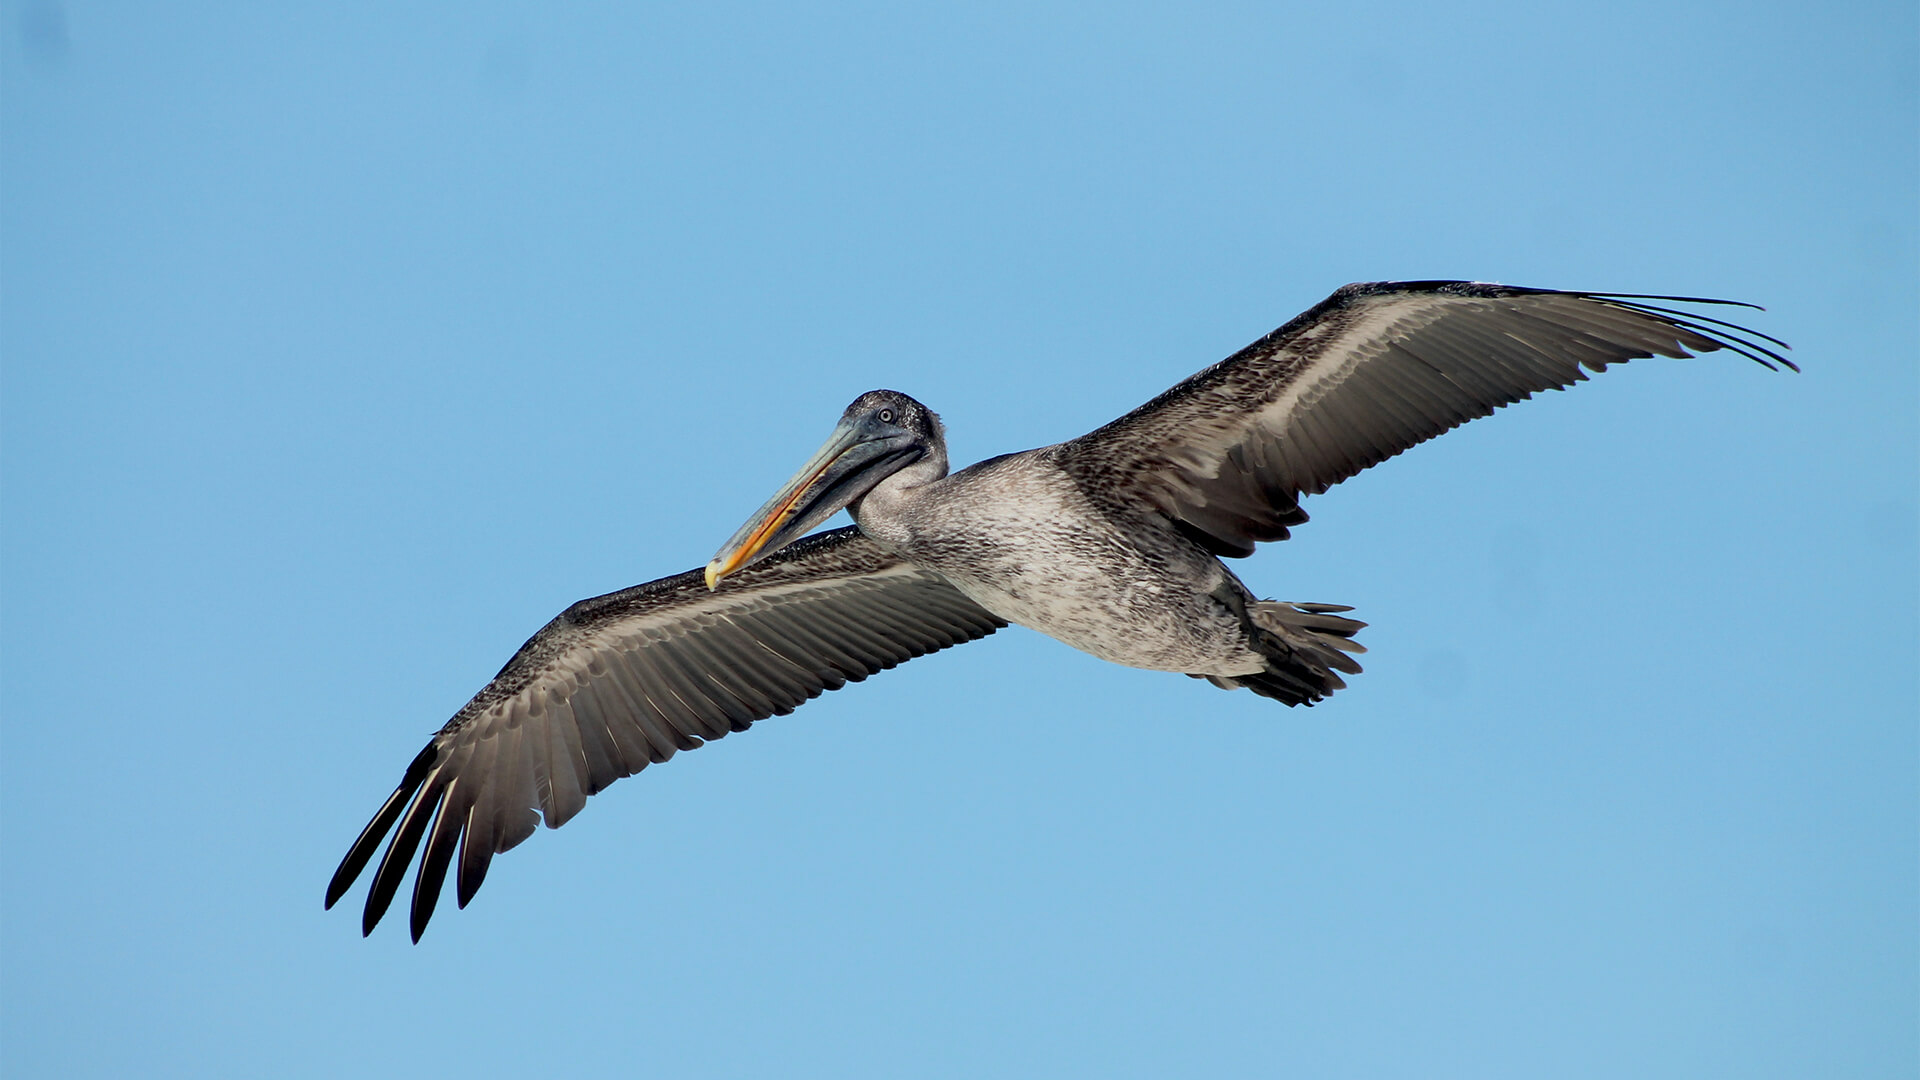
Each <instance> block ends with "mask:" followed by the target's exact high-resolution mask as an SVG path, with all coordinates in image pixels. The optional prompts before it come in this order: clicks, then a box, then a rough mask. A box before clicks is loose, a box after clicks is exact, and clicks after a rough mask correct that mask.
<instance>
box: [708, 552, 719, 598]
mask: <svg viewBox="0 0 1920 1080" xmlns="http://www.w3.org/2000/svg"><path fill="white" fill-rule="evenodd" d="M719 587H720V560H718V559H715V560H714V561H712V562H710V563H708V564H707V591H708V592H712V591H713V590H715V589H717V588H719Z"/></svg>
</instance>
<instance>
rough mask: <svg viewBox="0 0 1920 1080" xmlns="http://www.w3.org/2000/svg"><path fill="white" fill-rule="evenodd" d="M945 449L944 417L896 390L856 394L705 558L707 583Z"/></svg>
mask: <svg viewBox="0 0 1920 1080" xmlns="http://www.w3.org/2000/svg"><path fill="white" fill-rule="evenodd" d="M936 455H937V456H941V457H944V455H945V445H944V439H943V438H942V435H941V431H940V420H939V418H938V417H937V416H935V415H934V414H933V412H932V410H930V409H928V408H927V407H926V406H925V405H922V404H920V403H919V402H917V401H915V400H913V399H912V398H910V397H908V396H907V395H905V394H902V393H900V392H899V391H897V390H869V391H868V392H866V393H864V394H861V395H860V396H859V397H858V398H856V399H854V402H853V404H851V405H849V406H847V411H846V412H845V413H842V414H841V416H840V424H839V426H838V427H835V428H834V429H833V434H832V435H830V436H828V438H827V442H826V445H824V446H822V447H821V448H820V451H819V452H818V453H816V454H814V455H813V457H812V459H811V460H809V461H808V462H807V463H806V464H805V465H802V466H801V467H800V471H799V472H797V473H795V474H794V475H793V479H791V480H789V481H787V482H786V485H785V486H783V487H782V488H781V489H780V490H779V491H778V492H777V493H775V495H774V496H773V498H771V499H768V500H767V504H766V505H765V506H762V507H761V508H760V509H759V511H758V512H756V513H755V514H754V515H753V516H752V517H751V518H748V519H747V523H746V524H745V525H742V526H740V530H739V531H738V532H736V533H734V534H733V537H732V538H731V539H729V540H728V541H727V542H726V543H725V544H724V545H722V546H721V548H720V551H719V553H718V554H716V555H715V556H714V557H713V561H712V562H710V563H708V564H707V588H709V589H713V588H717V587H718V586H719V584H720V579H721V578H723V577H726V576H727V575H728V574H731V573H733V572H734V571H736V570H739V569H741V568H743V567H747V566H751V565H753V564H754V563H756V562H758V561H760V560H761V559H764V558H766V557H767V556H769V555H771V554H773V553H774V552H776V551H779V550H780V549H781V548H783V547H786V546H787V545H788V544H791V543H793V542H794V541H795V540H798V539H800V538H801V537H802V536H805V535H806V534H807V533H808V532H810V531H811V530H812V529H813V528H814V527H815V526H817V525H819V524H820V523H821V522H823V521H825V520H827V519H828V518H830V517H832V516H833V515H834V514H836V513H838V512H839V511H840V510H841V509H843V508H845V507H847V506H850V505H852V504H853V503H856V502H858V501H860V499H861V498H862V497H863V496H865V495H866V494H867V492H869V491H872V490H873V489H874V487H875V486H876V485H878V484H879V483H880V482H881V481H882V480H885V479H886V478H887V477H889V476H892V475H893V474H894V473H896V472H899V471H900V470H901V469H904V468H906V467H907V466H909V465H912V464H913V463H915V462H917V461H920V460H921V459H922V458H926V457H929V456H936Z"/></svg>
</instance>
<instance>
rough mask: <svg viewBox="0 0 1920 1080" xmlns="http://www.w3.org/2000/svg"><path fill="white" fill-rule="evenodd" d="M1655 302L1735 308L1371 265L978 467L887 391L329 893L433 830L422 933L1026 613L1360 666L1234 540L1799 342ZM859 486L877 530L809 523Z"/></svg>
mask: <svg viewBox="0 0 1920 1080" xmlns="http://www.w3.org/2000/svg"><path fill="white" fill-rule="evenodd" d="M1646 300H1664V301H1668V302H1686V303H1704V304H1716V303H1723V301H1714V300H1689V299H1687V298H1674V297H1638V296H1613V295H1599V294H1591V293H1568V292H1554V291H1549V290H1539V289H1523V288H1515V287H1510V286H1501V285H1485V284H1476V283H1468V282H1401V283H1379V284H1369V285H1350V286H1347V287H1346V288H1343V289H1341V290H1339V291H1338V292H1336V293H1334V294H1333V296H1331V297H1329V298H1328V299H1327V300H1326V301H1325V302H1323V303H1321V304H1320V305H1319V306H1317V307H1315V308H1313V309H1312V310H1311V311H1308V312H1307V313H1305V314H1304V315H1301V316H1300V317H1299V318H1297V319H1294V320H1293V321H1292V322H1289V323H1288V324H1287V325H1285V326H1283V327H1281V328H1280V329H1278V330H1276V331H1274V332H1273V333H1271V334H1269V335H1267V336H1266V337H1263V338H1261V339H1260V340H1259V341H1256V342H1254V343H1253V344H1252V345H1250V346H1248V347H1247V348H1245V349H1243V350H1241V351H1240V352H1239V353H1236V354H1235V355H1233V356H1231V357H1229V358H1227V359H1226V360H1223V361H1221V362H1220V363H1218V364H1216V365H1214V366H1213V367H1210V368H1208V369H1206V370H1205V371H1202V372H1200V373H1199V374H1197V375H1195V376H1193V377H1192V378H1190V379H1188V380H1186V381H1185V382H1182V383H1180V384H1179V385H1177V386H1175V387H1173V388H1172V389H1170V390H1168V391H1167V392H1166V393H1164V394H1162V395H1160V396H1159V397H1157V398H1155V399H1154V400H1153V401H1150V402H1148V403H1147V404H1145V405H1143V406H1141V407H1140V408H1138V409H1135V410H1134V411H1133V412H1130V413H1128V414H1127V415H1126V416H1123V417H1121V418H1120V419H1118V420H1115V421H1114V422H1113V423H1111V424H1108V425H1106V426H1104V427H1102V428H1100V429H1098V430H1096V431H1093V432H1091V433H1089V434H1087V435H1083V436H1081V437H1080V438H1077V439H1073V440H1070V441H1067V442H1063V443H1057V444H1055V445H1052V446H1047V447H1042V448H1040V449H1038V450H1030V451H1027V452H1026V453H1022V454H1012V455H1008V456H1005V457H999V458H994V459H991V460H989V461H983V462H981V463H979V464H977V465H974V466H972V467H970V468H967V469H963V470H961V471H960V472H958V473H954V474H952V475H949V474H948V472H947V453H946V440H945V437H944V434H943V429H942V428H941V425H940V421H939V418H938V417H936V416H935V415H934V414H933V413H932V412H931V411H930V410H928V409H927V408H926V407H925V406H923V405H921V404H920V403H919V402H917V401H915V400H914V399H912V398H910V397H908V396H906V395H905V394H900V393H897V392H895V391H890V390H876V391H872V392H870V393H867V394H864V395H862V396H861V397H860V398H858V399H857V400H855V401H854V403H853V404H852V405H851V406H849V407H848V409H847V411H846V413H845V414H844V415H843V416H842V418H841V422H840V425H839V427H838V428H836V430H835V432H834V435H833V437H832V438H831V439H829V441H828V443H827V445H826V446H825V447H823V448H822V449H821V451H820V453H819V454H817V455H815V457H814V459H813V460H812V461H810V462H809V463H808V464H807V465H806V466H805V467H804V468H802V470H801V471H800V473H799V474H798V475H796V476H795V477H794V479H793V480H792V481H791V482H790V483H789V484H788V485H787V486H786V487H785V488H783V489H782V491H781V492H780V493H779V494H777V495H776V496H775V497H774V499H773V500H771V501H770V502H769V503H768V504H767V505H766V506H765V507H763V508H762V509H761V511H760V512H759V513H757V514H756V515H754V517H753V518H751V519H749V520H748V522H747V523H746V525H744V526H742V527H741V529H740V531H739V532H738V533H737V534H735V536H734V538H733V539H732V540H730V541H728V543H727V545H726V546H725V547H723V548H722V549H721V552H720V554H719V555H717V556H715V558H714V560H713V562H712V563H710V564H709V565H708V567H707V568H706V570H705V572H704V574H703V573H702V572H700V571H690V572H688V573H685V574H681V575H679V576H677V577H671V578H664V579H661V580H659V581H655V582H652V583H650V584H647V585H641V586H637V587H635V588H632V589H627V590H624V591H622V592H617V593H612V594H609V595H607V596H603V597H598V598H596V599H593V600H584V601H581V602H580V603H578V604H575V605H574V606H573V607H571V608H568V609H567V611H565V612H564V613H562V614H561V615H560V616H559V617H558V618H556V619H555V620H554V621H553V622H551V623H549V624H548V625H547V626H546V627H545V628H544V629H542V630H541V631H540V632H539V633H538V634H536V635H534V637H533V638H532V639H531V640H529V641H528V642H527V643H526V644H525V645H524V646H522V647H521V649H520V651H519V652H518V653H516V654H515V655H514V657H513V658H512V659H511V660H509V661H508V662H507V665H506V666H505V667H504V668H502V669H501V671H500V674H499V675H497V676H496V677H495V678H494V680H493V681H492V682H491V683H489V684H488V685H487V686H486V687H484V688H482V690H481V691H480V693H479V694H477V695H475V697H474V698H473V700H472V701H470V702H468V703H467V705H466V706H464V707H463V708H462V709H461V710H460V711H459V712H458V713H456V714H455V715H454V717H453V719H452V720H450V721H449V722H448V723H447V725H446V726H445V727H444V728H442V729H441V731H440V732H439V734H437V735H435V736H434V738H433V740H432V741H431V742H430V743H429V744H428V745H427V747H426V749H425V750H423V751H421V753H420V755H419V756H418V757H417V758H415V759H414V762H413V764H412V765H411V766H410V767H409V768H408V769H407V772H406V775H405V777H404V778H403V779H402V781H401V783H400V786H399V787H398V788H397V789H396V790H395V791H394V793H393V795H392V796H390V797H389V798H388V800H387V802H386V803H385V804H384V805H383V806H382V807H381V809H380V811H379V812H378V813H377V814H376V815H375V816H374V819H373V821H372V822H371V823H370V824H368V826H367V827H366V829H365V830H364V831H363V832H362V833H361V835H360V838H359V839H358V840H357V841H356V842H355V843H354V845H353V847H352V849H351V850H350V851H349V852H348V854H347V857H346V859H345V860H344V861H343V862H342V863H341V865H340V868H339V870H338V871H337V872H336V873H335V874H334V877H333V881H332V882H331V884H330V885H329V886H328V889H327V904H328V906H329V907H331V906H332V905H333V904H334V903H335V902H336V901H337V900H339V898H340V897H341V896H342V895H343V894H344V893H345V892H346V890H347V888H348V887H349V886H351V885H352V883H353V881H354V879H355V878H356V877H358V876H359V874H360V872H361V871H362V870H363V869H365V867H366V865H367V864H368V863H369V862H370V861H371V860H372V857H373V855H374V853H375V851H376V850H377V849H378V848H379V846H380V844H381V841H382V840H383V839H385V838H386V836H387V835H388V834H389V833H392V834H393V839H392V840H391V842H390V843H389V844H388V846H387V849H386V852H385V854H384V855H383V856H382V858H381V860H380V862H379V866H378V868H377V869H376V870H375V872H374V882H373V886H372V887H371V889H370V890H369V892H368V897H367V905H366V910H365V915H364V918H363V920H362V925H363V929H364V930H366V931H368V932H371V930H372V929H373V926H374V924H375V923H377V922H378V921H379V920H380V918H381V916H382V915H383V914H384V913H385V912H386V910H387V907H388V905H389V904H390V903H391V901H392V899H393V896H394V895H395V893H396V892H397V890H398V888H399V886H400V884H401V882H402V881H403V879H404V877H405V875H406V871H407V868H408V866H409V865H410V864H411V863H412V862H413V858H414V855H415V853H416V852H418V851H420V850H421V848H422V845H423V843H424V849H425V850H424V854H423V855H421V858H420V862H419V866H420V869H419V873H418V875H417V876H416V878H415V885H414V892H413V903H412V920H411V922H412V932H413V936H414V938H415V939H416V940H417V939H418V938H419V936H420V933H421V931H422V929H424V927H425V925H426V923H427V920H428V918H429V917H430V916H431V915H432V913H433V909H434V904H435V901H436V899H437V897H438V895H439V892H440V889H441V886H442V884H443V883H444V881H445V878H446V875H447V873H448V872H449V870H450V869H451V868H452V867H453V865H454V860H455V858H456V856H457V858H458V871H457V876H456V880H457V893H458V896H459V901H460V904H461V906H463V907H464V906H465V905H466V903H467V901H468V900H469V899H471V898H472V896H473V894H474V891H475V890H476V889H478V888H479V887H480V883H481V881H482V879H484V877H485V876H486V872H487V867H488V865H489V863H490V860H491V859H492V857H493V855H495V854H497V853H499V852H503V851H506V850H508V849H509V848H511V847H513V846H514V845H515V844H518V843H519V842H520V841H522V840H524V839H526V838H527V836H529V835H531V834H532V832H533V831H534V827H535V823H536V821H537V820H538V819H539V818H540V817H541V816H544V817H545V820H546V823H547V825H548V826H550V827H553V826H558V825H560V824H562V823H564V822H565V821H566V820H567V819H568V818H570V817H572V816H573V815H574V814H575V813H578V812H579V810H580V809H581V807H582V806H583V805H584V804H585V801H586V798H587V796H588V795H591V794H593V793H594V792H597V791H599V790H600V789H601V788H604V787H605V786H606V785H607V784H609V783H612V782H613V781H614V780H617V779H619V778H620V777H623V776H629V775H631V774H633V773H635V772H638V771H639V770H640V769H642V768H645V767H646V766H647V765H648V764H651V763H654V762H660V761H665V760H666V759H667V758H669V757H671V756H672V755H673V754H674V753H675V752H676V751H678V750H686V749H692V748H694V747H697V746H699V745H701V743H702V742H703V741H706V740H710V739H717V738H720V737H722V736H724V735H726V734H728V733H729V732H734V731H741V730H744V729H745V728H746V727H747V726H748V725H750V724H752V723H753V722H754V721H756V720H760V719H764V718H765V717H768V716H773V715H778V714H784V713H787V712H790V711H792V710H793V709H794V708H795V707H796V706H798V705H800V704H801V703H803V702H805V701H806V700H807V699H808V698H811V697H813V696H815V695H817V694H819V693H820V692H822V691H823V690H832V689H838V688H839V687H840V686H842V685H844V684H845V683H847V682H849V681H857V680H859V679H862V678H865V677H866V676H867V675H870V674H872V673H873V672H875V671H879V670H881V669H883V668H886V667H891V666H892V665H894V664H897V663H899V662H901V661H902V660H906V659H908V658H910V657H914V656H919V655H921V654H923V653H927V652H932V651H934V650H937V649H942V648H945V647H947V646H949V645H955V644H959V643H960V642H963V641H970V640H973V639H974V638H978V637H982V636H985V635H986V634H989V633H992V632H993V631H994V629H996V628H997V627H1000V626H1004V625H1006V623H1008V622H1017V623H1020V624H1022V625H1025V626H1029V627H1032V628H1034V629H1036V630H1039V631H1041V632H1043V633H1046V634H1049V635H1051V636H1053V637H1055V638H1058V639H1059V640H1061V641H1064V642H1066V643H1067V644H1069V645H1072V646H1074V647H1075V648H1078V649H1082V650H1084V651H1086V652H1089V653H1092V654H1093V655H1095V656H1098V657H1101V658H1103V659H1106V660H1111V661H1113V662H1115V663H1119V664H1126V665H1129V666H1133V667H1142V668H1152V669H1157V670H1164V671H1175V672H1183V673H1186V674H1189V675H1193V676H1195V677H1197V678H1205V679H1208V680H1210V681H1212V682H1213V683H1214V684H1215V685H1218V686H1222V687H1226V688H1229V689H1232V688H1238V687H1245V688H1248V689H1252V690H1253V691H1254V692H1256V693H1258V694H1261V695H1263V696H1266V697H1270V698H1274V699H1276V700H1278V701H1281V702H1284V703H1286V704H1289V705H1298V704H1307V705H1310V704H1313V703H1314V702H1315V701H1318V700H1320V699H1322V698H1324V697H1325V696H1326V695H1327V694H1330V693H1332V692H1334V691H1335V690H1338V689H1340V688H1341V687H1343V686H1345V685H1346V684H1345V682H1344V681H1343V680H1342V679H1341V674H1342V673H1345V674H1354V673H1357V672H1359V670H1360V667H1359V665H1358V664H1357V663H1355V662H1354V661H1353V659H1352V658H1351V656H1350V655H1349V654H1350V653H1356V652H1361V651H1363V650H1362V649H1361V648H1360V646H1359V645H1358V644H1357V643H1355V642H1354V641H1353V640H1352V636H1353V634H1354V633H1355V632H1356V631H1357V630H1359V629H1360V628H1361V627H1362V626H1363V625H1364V624H1362V623H1359V622H1357V621H1355V620H1352V619H1348V618H1345V617H1343V616H1342V615H1340V614H1339V612H1343V611H1346V610H1348V609H1346V608H1344V607H1340V606H1337V605H1330V604H1293V603H1278V602H1274V601H1268V600H1261V599H1259V598H1257V597H1256V596H1255V595H1254V594H1253V593H1252V592H1250V591H1249V590H1248V589H1247V588H1246V586H1245V585H1243V584H1242V583H1241V581H1240V579H1239V578H1238V577H1236V576H1235V575H1234V574H1233V573H1232V572H1231V571H1229V570H1228V569H1227V567H1226V566H1225V565H1224V564H1223V563H1221V562H1220V557H1221V556H1229V557H1231V556H1243V555H1247V554H1250V553H1251V552H1252V551H1253V549H1254V545H1255V544H1257V543H1260V542H1262V541H1269V540H1280V539H1285V538H1286V536H1287V531H1288V529H1290V528H1292V527H1294V526H1297V525H1299V524H1301V523H1303V522H1305V521H1306V519H1307V518H1306V514H1305V512H1304V511H1303V510H1302V509H1301V507H1300V501H1301V499H1302V498H1304V497H1305V496H1307V495H1312V494H1317V493H1319V492H1322V491H1325V490H1326V489H1327V488H1328V487H1330V486H1331V485H1333V484H1336V483H1338V482H1340V481H1341V480H1344V479H1346V478H1347V477H1350V476H1352V475H1354V474H1355V473H1357V472H1359V471H1360V470H1362V469H1365V468H1367V467H1368V466H1370V465H1374V464H1376V463H1378V462H1380V461H1383V460H1385V459H1386V458H1389V457H1392V456H1393V455H1395V454H1398V453H1400V452H1401V451H1403V450H1406V449H1407V448H1409V447H1411V446H1414V445H1415V444H1417V443H1420V442H1423V441H1425V440H1427V439H1430V438H1432V437H1434V436H1435V435H1439V434H1441V433H1443V432H1445V431H1447V430H1448V429H1450V428H1452V427H1454V426H1456V425H1458V424H1461V423H1465V422H1466V421H1468V420H1471V419H1474V418H1475V417H1479V416H1485V415H1487V414H1488V413H1490V412H1492V411H1493V410H1494V409H1496V408H1498V407H1499V406H1501V405H1505V404H1509V403H1511V402H1514V401H1519V400H1521V399H1524V398H1526V397H1529V396H1530V395H1532V394H1533V393H1534V392H1536V391H1539V390H1545V389H1557V388H1562V387H1566V386H1568V385H1571V384H1572V383H1574V382H1577V381H1580V380H1582V379H1585V378H1586V377H1587V374H1586V373H1587V372H1588V371H1601V370H1604V369H1605V368H1606V367H1607V366H1608V365H1610V364H1614V363H1619V362H1621V361H1625V360H1629V359H1633V358H1637V357H1646V356H1655V355H1658V356H1671V357H1683V356H1688V355H1692V354H1694V353H1702V352H1711V351H1714V350H1717V349H1722V348H1727V349H1732V350H1733V351H1735V352H1738V353H1740V354H1741V355H1744V356H1747V357H1749V358H1750V359H1753V360H1756V361H1758V362H1759V363H1761V364H1764V365H1766V366H1768V367H1773V366H1774V363H1776V362H1777V363H1779V364H1783V365H1785V366H1787V367H1790V368H1791V367H1793V365H1792V364H1791V363H1789V362H1788V361H1787V360H1785V358H1784V357H1782V356H1781V354H1780V353H1779V352H1777V351H1775V348H1774V347H1778V348H1785V346H1784V344H1782V343H1781V342H1778V341H1776V340H1774V339H1773V338H1769V337H1766V336H1765V335H1761V334H1756V333H1754V332H1753V331H1748V330H1744V329H1743V328H1740V327H1737V326H1734V325H1732V324H1729V323H1723V322H1720V321H1718V320H1714V319H1708V318H1705V317H1703V316H1697V315H1689V314H1686V313H1684V312H1679V311H1674V310H1671V309H1667V308H1661V307H1654V306H1651V305H1649V304H1646V303H1643V302H1642V301H1646ZM1742 334H1746V335H1751V337H1757V338H1760V339H1761V341H1760V342H1756V341H1753V340H1751V339H1750V338H1749V337H1742V336H1740V335H1742ZM1762 342H1764V343H1762ZM843 507H844V508H848V509H850V510H851V511H852V513H853V517H854V520H855V521H856V522H857V526H856V527H855V528H846V529H838V530H835V531H832V532H827V533H821V534H816V535H813V536H805V535H804V534H805V533H806V532H807V530H809V529H812V528H814V527H816V526H818V525H819V524H821V523H822V522H824V521H825V520H827V519H828V518H829V517H831V516H832V515H833V514H834V513H836V512H838V511H839V510H840V509H841V508H843ZM803 537H804V538H803Z"/></svg>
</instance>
